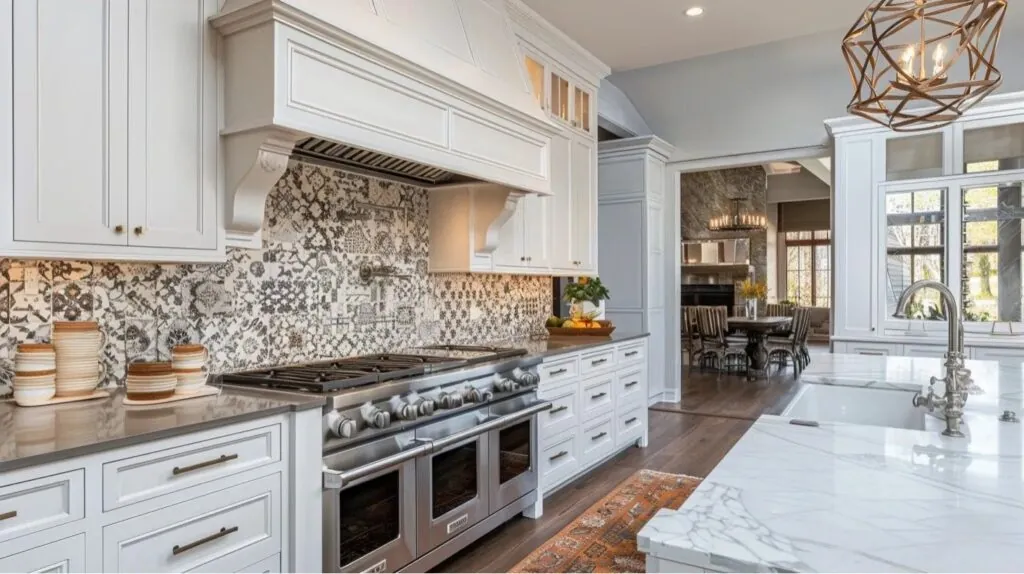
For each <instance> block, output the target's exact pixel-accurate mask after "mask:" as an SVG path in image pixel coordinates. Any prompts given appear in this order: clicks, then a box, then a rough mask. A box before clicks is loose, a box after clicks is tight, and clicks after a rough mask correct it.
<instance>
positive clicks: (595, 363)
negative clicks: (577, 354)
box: [590, 359, 608, 367]
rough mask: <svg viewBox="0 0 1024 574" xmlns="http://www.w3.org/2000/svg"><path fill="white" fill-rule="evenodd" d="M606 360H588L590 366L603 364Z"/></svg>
mask: <svg viewBox="0 0 1024 574" xmlns="http://www.w3.org/2000/svg"><path fill="white" fill-rule="evenodd" d="M607 362H608V359H598V360H596V361H590V366H591V367H596V366H598V365H601V364H604V363H607Z"/></svg>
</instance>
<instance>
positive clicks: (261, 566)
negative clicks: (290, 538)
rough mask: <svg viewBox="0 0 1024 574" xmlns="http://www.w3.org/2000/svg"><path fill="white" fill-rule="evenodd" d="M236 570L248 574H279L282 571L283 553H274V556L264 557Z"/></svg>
mask: <svg viewBox="0 0 1024 574" xmlns="http://www.w3.org/2000/svg"><path fill="white" fill-rule="evenodd" d="M235 572H239V573H246V574H278V573H279V572H281V554H280V553H278V554H274V555H273V556H270V557H269V558H264V559H263V560H260V561H259V562H256V563H255V564H250V565H248V566H246V567H244V568H240V569H238V570H235Z"/></svg>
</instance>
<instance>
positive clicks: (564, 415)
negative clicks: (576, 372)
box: [538, 384, 579, 445]
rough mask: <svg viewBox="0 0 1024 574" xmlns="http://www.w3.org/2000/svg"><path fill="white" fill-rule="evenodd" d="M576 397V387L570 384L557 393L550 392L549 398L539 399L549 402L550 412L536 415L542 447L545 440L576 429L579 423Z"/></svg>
mask: <svg viewBox="0 0 1024 574" xmlns="http://www.w3.org/2000/svg"><path fill="white" fill-rule="evenodd" d="M576 395H577V392H576V385H575V384H571V385H568V386H565V387H562V388H561V389H559V390H558V392H552V393H551V396H547V397H541V398H542V399H543V400H546V401H550V402H551V410H549V411H544V412H541V413H540V414H539V415H538V417H539V420H538V425H539V429H540V430H539V432H538V436H539V437H540V439H541V444H542V445H543V444H544V441H545V439H547V438H549V437H553V436H555V435H558V434H559V433H562V432H565V431H567V430H569V429H573V428H576V423H577V422H578V421H579V416H577V407H576Z"/></svg>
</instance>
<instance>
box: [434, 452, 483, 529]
mask: <svg viewBox="0 0 1024 574" xmlns="http://www.w3.org/2000/svg"><path fill="white" fill-rule="evenodd" d="M478 445H479V442H478V441H475V440H474V441H472V442H469V443H466V444H464V445H462V446H458V447H455V448H453V449H451V450H449V451H447V452H443V453H441V454H438V455H434V458H433V460H432V461H431V465H430V466H431V472H432V475H431V479H432V480H431V483H430V484H431V486H432V490H433V498H432V500H431V508H432V510H433V515H434V518H439V517H441V516H444V515H445V514H447V513H449V512H451V511H452V510H454V509H456V508H458V507H460V506H462V505H463V504H466V503H467V502H469V501H471V500H473V499H474V498H476V496H477V493H478V492H479V488H480V485H479V484H477V480H476V471H477V456H479V452H478V451H479V446H478Z"/></svg>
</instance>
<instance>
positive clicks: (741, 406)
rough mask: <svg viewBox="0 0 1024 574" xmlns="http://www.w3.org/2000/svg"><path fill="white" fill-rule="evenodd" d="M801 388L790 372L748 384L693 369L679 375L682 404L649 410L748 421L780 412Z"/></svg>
mask: <svg viewBox="0 0 1024 574" xmlns="http://www.w3.org/2000/svg"><path fill="white" fill-rule="evenodd" d="M802 385H803V384H802V383H800V382H799V381H798V380H797V379H796V378H795V377H794V376H793V375H792V374H791V372H789V373H787V372H783V373H782V374H780V375H775V376H773V377H772V378H770V379H760V380H756V381H748V380H747V379H746V377H742V376H735V375H724V374H723V375H719V374H718V373H714V372H706V373H702V372H700V371H699V370H697V369H694V370H693V371H689V372H684V373H683V393H682V395H683V400H682V403H657V404H656V405H654V406H653V407H651V408H652V409H653V410H657V411H666V412H677V413H684V414H691V415H704V416H715V417H729V418H736V419H743V420H751V421H752V420H755V419H757V417H759V416H761V415H764V414H769V415H777V414H779V413H780V412H782V410H783V409H784V408H785V407H786V405H788V404H789V401H790V400H791V399H792V398H793V395H795V394H796V392H797V391H799V390H800V388H801V387H802Z"/></svg>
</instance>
